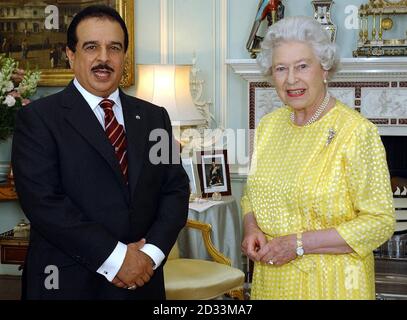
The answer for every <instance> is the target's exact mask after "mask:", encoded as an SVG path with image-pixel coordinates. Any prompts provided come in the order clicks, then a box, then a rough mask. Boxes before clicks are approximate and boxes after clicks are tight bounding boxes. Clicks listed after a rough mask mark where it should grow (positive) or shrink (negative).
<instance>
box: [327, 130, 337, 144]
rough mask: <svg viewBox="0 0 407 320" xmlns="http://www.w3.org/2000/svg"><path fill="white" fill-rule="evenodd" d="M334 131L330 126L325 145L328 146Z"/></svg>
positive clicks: (333, 136)
mask: <svg viewBox="0 0 407 320" xmlns="http://www.w3.org/2000/svg"><path fill="white" fill-rule="evenodd" d="M335 135H336V132H335V130H334V129H333V128H330V129H329V131H328V139H327V141H326V145H327V146H328V145H329V144H330V143H331V142H332V140H333V139H334V138H335Z"/></svg>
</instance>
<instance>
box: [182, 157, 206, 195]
mask: <svg viewBox="0 0 407 320" xmlns="http://www.w3.org/2000/svg"><path fill="white" fill-rule="evenodd" d="M181 160H182V166H183V168H184V170H185V172H186V173H187V175H188V178H189V188H190V192H191V194H193V195H195V196H196V197H198V198H199V197H201V195H202V193H201V185H200V181H199V175H198V168H197V166H196V164H195V163H194V161H193V159H192V158H182V159H181Z"/></svg>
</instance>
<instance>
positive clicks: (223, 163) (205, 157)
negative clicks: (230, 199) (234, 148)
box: [197, 150, 232, 197]
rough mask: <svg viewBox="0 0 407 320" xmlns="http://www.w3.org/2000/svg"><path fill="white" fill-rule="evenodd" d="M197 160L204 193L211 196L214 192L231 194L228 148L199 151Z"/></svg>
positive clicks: (205, 195) (225, 194)
mask: <svg viewBox="0 0 407 320" xmlns="http://www.w3.org/2000/svg"><path fill="white" fill-rule="evenodd" d="M197 160H198V164H197V166H198V174H199V179H200V181H201V190H202V195H203V196H204V197H210V196H212V194H213V193H214V192H219V193H220V194H222V195H224V196H228V195H231V194H232V189H231V185H230V173H229V164H228V157H227V150H217V151H199V152H198V153H197Z"/></svg>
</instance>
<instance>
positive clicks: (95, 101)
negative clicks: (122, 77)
mask: <svg viewBox="0 0 407 320" xmlns="http://www.w3.org/2000/svg"><path fill="white" fill-rule="evenodd" d="M73 84H74V85H75V87H76V89H78V91H79V92H80V93H81V95H82V96H83V98H84V99H85V100H86V102H87V103H88V104H89V106H90V107H91V108H92V110H95V108H97V106H98V105H99V103H100V101H102V100H103V99H104V98H102V97H98V96H95V95H94V94H92V93H90V92H89V91H87V90H86V89H85V88H84V87H82V85H81V84H80V83H79V81H78V80H77V79H76V78H75V79H74V80H73ZM108 99H109V100H112V101H114V103H115V104H116V105H117V106H118V107H120V106H121V104H120V96H119V89H116V90H115V91H113V93H112V94H111V95H110V96H109V97H108Z"/></svg>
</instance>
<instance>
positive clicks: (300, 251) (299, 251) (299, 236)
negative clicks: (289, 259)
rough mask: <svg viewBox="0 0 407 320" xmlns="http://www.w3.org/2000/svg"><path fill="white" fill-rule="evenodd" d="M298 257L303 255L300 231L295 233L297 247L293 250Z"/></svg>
mask: <svg viewBox="0 0 407 320" xmlns="http://www.w3.org/2000/svg"><path fill="white" fill-rule="evenodd" d="M295 252H296V253H297V256H298V257H302V256H303V255H304V248H303V246H302V233H301V232H298V233H297V249H296V250H295Z"/></svg>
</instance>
